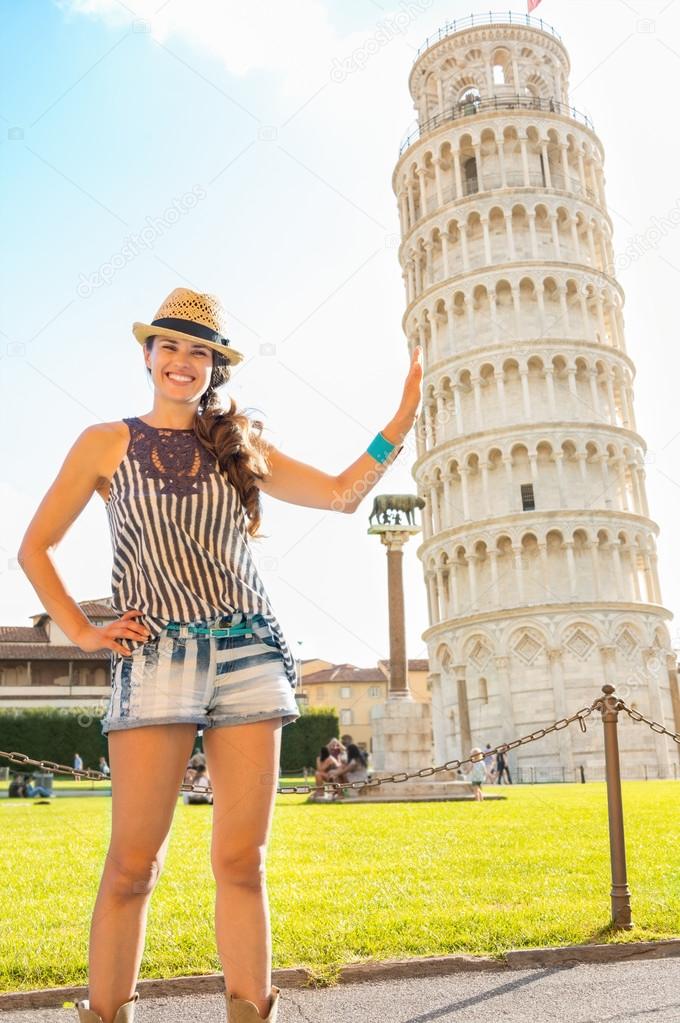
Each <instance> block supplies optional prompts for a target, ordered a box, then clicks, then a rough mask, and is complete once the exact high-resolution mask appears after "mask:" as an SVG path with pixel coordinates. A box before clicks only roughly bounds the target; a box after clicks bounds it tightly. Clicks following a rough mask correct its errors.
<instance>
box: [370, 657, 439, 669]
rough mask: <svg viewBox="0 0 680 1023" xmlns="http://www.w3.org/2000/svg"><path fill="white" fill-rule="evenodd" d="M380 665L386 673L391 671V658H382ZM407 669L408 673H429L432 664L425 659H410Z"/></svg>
mask: <svg viewBox="0 0 680 1023" xmlns="http://www.w3.org/2000/svg"><path fill="white" fill-rule="evenodd" d="M378 664H379V665H380V667H381V668H383V669H384V670H385V671H386V672H387V671H389V669H390V659H389V657H381V659H380V660H379V661H378ZM407 667H408V671H429V670H430V662H429V661H428V660H427V658H425V657H418V658H410V659H409V661H408V665H407Z"/></svg>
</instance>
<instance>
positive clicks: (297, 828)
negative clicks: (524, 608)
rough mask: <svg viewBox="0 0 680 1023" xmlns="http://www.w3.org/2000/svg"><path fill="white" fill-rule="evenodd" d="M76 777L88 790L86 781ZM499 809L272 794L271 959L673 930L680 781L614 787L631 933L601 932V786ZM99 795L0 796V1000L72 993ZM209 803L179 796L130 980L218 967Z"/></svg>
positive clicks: (298, 962)
mask: <svg viewBox="0 0 680 1023" xmlns="http://www.w3.org/2000/svg"><path fill="white" fill-rule="evenodd" d="M88 784H89V783H88ZM502 792H503V795H505V796H507V797H508V798H507V799H506V800H503V801H498V802H492V801H488V802H482V803H475V802H466V803H394V804H391V805H390V804H382V805H374V806H369V805H361V804H360V803H353V802H351V803H350V802H346V803H329V804H322V803H321V804H308V805H305V799H306V797H305V796H304V795H295V794H293V795H288V796H286V795H281V796H278V798H277V806H276V811H275V815H274V825H273V831H272V836H271V840H270V844H269V854H268V871H267V874H268V890H269V899H270V906H271V920H272V937H273V953H274V954H273V965H274V967H282V966H306V967H308V968H309V969H311V970H312V971H313V972H314V974H315V975H316V976H317V977H318V979H319V980H320V981H322V982H328V981H332V979H333V976H334V975H335V973H337V969H338V967H339V966H341V965H343V964H345V963H349V962H357V961H360V960H364V959H384V958H388V957H408V956H425V955H443V954H447V953H452V952H467V953H472V954H485V955H501V954H502V953H503V952H505V951H506V950H508V949H511V948H522V947H531V946H538V945H570V944H573V943H577V942H602V941H605V942H606V941H639V940H648V939H654V938H668V937H678V936H679V935H680V841H679V838H680V834H679V831H680V829H679V826H678V821H679V820H680V813H679V810H680V784H678V783H677V782H673V781H655V782H651V781H650V782H624V783H623V799H624V812H625V825H626V844H627V853H628V875H629V876H628V880H629V885H630V888H631V893H632V906H633V920H634V922H635V925H636V926H635V928H634V929H633V930H632V931H625V932H611V931H610V930H609V926H608V925H609V920H610V898H609V892H610V873H609V844H608V832H607V806H606V790H605V786H604V783H598V782H593V783H589V784H587V785H537V786H505V785H504V786H503V787H502ZM110 814H111V799H110V797H101V798H99V797H91V798H88V799H62V800H59V799H56V800H54V801H53V802H52V803H51V805H44V806H38V805H35V804H34V802H33V800H11V801H9V800H5V799H3V800H2V801H0V834H1V835H2V843H0V870H1V873H2V878H3V884H2V886H1V887H0V991H17V990H26V989H31V988H41V987H52V986H61V985H66V984H86V983H87V953H88V950H87V943H88V931H89V924H90V916H91V912H92V907H93V904H94V899H95V896H96V892H97V887H98V884H99V878H100V874H101V869H102V864H103V860H104V856H105V853H106V849H107V846H108V837H109V829H110V819H111V818H110ZM211 815H212V808H211V807H209V806H185V805H184V804H183V803H182V802H181V801H178V804H177V809H176V813H175V819H174V823H173V830H172V838H171V842H170V849H169V853H168V858H167V861H166V865H165V870H164V872H163V874H162V875H161V878H160V880H159V882H158V886H157V888H156V890H155V892H154V894H153V896H152V899H151V905H150V910H149V918H148V930H147V940H146V948H145V953H144V958H143V960H142V967H141V977H142V978H146V977H173V976H179V975H186V974H201V973H212V972H220V970H221V966H220V962H219V958H218V956H217V953H216V949H215V937H214V932H213V906H214V895H215V884H214V880H213V876H212V872H211V869H210V856H209V842H210V827H211Z"/></svg>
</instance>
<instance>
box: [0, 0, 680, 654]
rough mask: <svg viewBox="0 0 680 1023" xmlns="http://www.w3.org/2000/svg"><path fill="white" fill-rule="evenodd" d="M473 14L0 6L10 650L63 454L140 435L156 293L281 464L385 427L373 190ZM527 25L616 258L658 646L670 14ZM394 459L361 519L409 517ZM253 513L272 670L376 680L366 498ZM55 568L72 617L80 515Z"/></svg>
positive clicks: (676, 473)
mask: <svg viewBox="0 0 680 1023" xmlns="http://www.w3.org/2000/svg"><path fill="white" fill-rule="evenodd" d="M483 9H484V5H482V4H479V3H477V4H474V5H473V6H472V7H470V6H469V4H468V2H467V0H466V2H462V0H449V2H446V3H444V2H442V0H415V2H411V0H400V2H399V3H398V4H391V3H388V2H386V0H342V2H341V0H333V2H322V0H287V2H286V3H275V2H273V0H270V2H269V3H263V2H261V0H249V2H248V3H235V2H231V0H200V2H197V0H166V2H165V3H163V2H162V0H153V2H148V0H126V2H125V3H124V2H122V0H24V2H23V3H21V4H17V3H13V2H12V0H4V2H1V6H0V11H1V12H2V17H3V26H4V30H5V41H6V45H5V48H4V53H3V61H2V65H1V66H0V84H1V95H2V100H1V101H0V145H1V148H0V154H1V156H2V159H1V160H0V187H1V189H2V194H3V195H4V196H5V202H4V204H3V211H2V213H3V218H2V219H3V235H4V237H5V245H4V246H3V249H2V255H1V257H0V258H1V259H2V264H1V265H0V273H1V275H2V281H3V294H2V298H3V302H2V313H3V315H2V327H1V330H2V334H1V336H0V355H1V356H2V359H1V361H0V368H1V371H2V372H1V377H0V380H1V384H0V386H1V391H0V402H1V405H0V407H1V408H2V417H3V422H2V427H3V430H2V434H3V436H4V438H5V439H6V441H7V443H6V444H5V447H4V457H3V469H4V471H3V474H2V476H3V478H2V483H1V487H0V504H1V507H2V512H3V514H2V528H1V530H0V622H1V623H2V624H5V625H10V624H11V625H28V624H29V620H28V616H29V615H30V614H33V613H36V612H38V611H39V610H40V602H39V600H38V599H37V595H36V594H35V592H34V590H33V588H32V587H31V585H30V583H29V582H28V580H27V579H26V577H25V576H24V574H23V572H22V571H21V569H20V568H19V567H18V565H17V563H16V560H15V557H16V551H17V549H18V546H19V543H20V541H21V537H22V536H23V533H24V530H25V528H26V525H27V524H28V521H29V520H30V518H31V516H32V515H33V513H34V511H35V509H36V507H37V505H38V503H39V502H40V500H41V499H42V496H43V494H44V493H45V491H46V489H47V488H48V486H49V485H50V484H51V483H52V481H53V479H54V477H55V475H56V473H57V471H58V470H59V467H60V466H61V464H62V462H63V460H64V457H65V456H66V453H67V452H68V450H69V448H70V447H71V445H72V444H73V442H74V440H75V439H76V437H77V436H78V434H79V433H80V432H81V431H82V430H83V429H85V427H86V426H88V425H90V424H92V423H95V422H101V421H109V420H113V419H120V418H122V417H123V416H131V415H144V414H145V413H147V412H148V411H149V410H150V409H151V407H152V394H151V390H150V387H149V385H148V384H147V381H146V374H145V371H144V365H143V356H142V351H141V349H140V347H139V346H138V344H137V342H136V341H135V340H134V338H133V336H132V333H131V330H130V325H131V323H132V321H133V320H135V319H140V320H147V322H148V320H150V319H151V318H153V316H154V314H155V312H156V309H157V307H158V306H159V304H160V302H161V300H162V299H163V297H164V296H165V295H166V294H167V293H168V292H169V291H171V290H172V289H173V288H174V287H177V286H179V285H184V286H186V287H190V288H193V289H195V290H197V291H208V292H215V293H217V294H219V295H220V296H221V298H222V301H223V303H224V305H225V307H226V309H227V310H228V316H229V323H230V330H229V336H230V337H231V339H232V341H233V343H234V345H235V347H236V348H238V349H239V350H241V351H243V352H244V353H245V354H246V356H247V360H246V362H245V363H244V364H243V365H242V366H241V367H240V368H238V369H237V370H236V372H235V374H234V376H233V377H232V381H231V383H230V384H229V385H227V388H226V390H227V392H228V393H230V394H233V396H234V397H235V398H236V400H237V402H238V403H239V405H240V406H246V407H247V408H248V409H249V410H250V411H251V414H260V415H262V417H263V418H264V419H265V422H266V423H267V426H268V428H269V431H270V432H269V434H268V436H269V437H270V439H272V440H273V441H274V443H276V444H277V445H278V446H279V447H281V448H282V450H284V451H285V452H287V453H288V454H290V455H292V456H293V457H295V458H299V459H301V460H303V461H306V462H309V463H311V464H313V465H316V466H318V467H319V468H322V469H324V470H325V471H327V472H337V471H339V470H341V469H343V468H345V467H346V466H347V465H349V464H351V463H352V462H354V461H355V460H356V459H357V458H358V457H359V455H360V454H361V453H362V451H364V450H365V448H366V447H367V445H368V443H369V442H370V440H371V439H372V437H373V436H374V435H375V434H376V433H377V431H378V430H379V429H381V428H382V427H383V426H385V425H386V424H387V422H388V421H389V419H390V418H391V417H392V415H393V414H394V412H395V411H396V409H397V407H398V404H399V399H400V396H401V390H402V386H403V380H404V377H405V375H406V371H407V368H408V355H407V349H406V341H405V338H404V335H403V332H402V329H401V317H402V314H403V311H404V303H405V296H404V290H403V283H402V279H401V272H400V268H399V265H398V258H397V249H396V246H397V244H398V233H399V223H398V213H397V205H396V199H395V197H394V195H393V192H392V189H391V175H392V171H393V169H394V165H395V162H396V160H397V156H398V147H399V142H400V140H401V138H402V136H403V134H404V133H405V131H406V130H407V128H408V127H409V126H410V125H411V123H412V121H413V118H414V111H413V106H412V102H411V98H410V96H409V93H408V87H407V79H408V74H409V71H410V68H411V65H412V61H413V59H414V55H415V52H416V50H417V48H418V46H420V45H421V44H422V43H423V41H424V40H425V38H426V37H427V36H428V35H431V34H432V33H434V32H436V31H437V29H438V28H439V27H440V26H442V25H443V24H444V23H445V22H446V21H447V20H449V19H452V18H457V17H465V16H466V15H468V14H469V13H471V11H475V12H479V11H481V10H483ZM486 9H488V6H487V8H486ZM514 9H515V10H517V11H520V12H521V11H523V10H524V9H525V6H524V4H518V5H517V6H516V7H515V8H514ZM535 13H536V14H537V15H540V16H542V17H543V18H544V19H545V20H546V21H548V22H549V23H550V24H552V25H554V26H555V27H556V28H557V30H558V31H559V32H560V34H561V35H562V38H563V40H564V42H565V43H566V46H567V48H568V50H569V54H570V58H571V63H572V75H571V96H572V102H573V103H574V105H575V106H576V107H577V108H578V109H579V110H582V111H585V112H587V113H589V114H590V116H591V117H592V119H593V121H594V123H595V127H596V130H597V131H598V133H599V135H600V138H601V139H602V141H603V143H604V146H605V152H606V161H605V172H606V193H607V199H608V203H609V211H610V213H611V215H612V218H613V222H614V243H615V250H616V252H617V253H618V254H619V255H622V254H623V253H624V252H626V250H627V249H629V247H630V246H633V250H632V251H633V258H629V259H627V260H625V261H623V260H622V262H626V263H627V265H626V268H625V269H622V271H621V272H620V274H619V279H620V281H621V283H622V285H623V287H624V289H625V292H626V305H625V310H624V314H625V325H626V343H627V348H628V352H629V354H630V355H631V357H632V358H633V360H634V361H635V364H636V367H637V377H636V380H635V397H636V414H637V421H638V427H639V429H640V432H641V433H642V435H643V436H644V437H645V438H646V441H647V444H648V459H647V461H648V464H647V488H648V497H649V503H650V509H651V513H652V516H653V518H654V519H655V520H656V521H657V522H658V524H659V526H660V536H659V539H658V547H659V572H660V578H661V589H662V595H663V598H664V603H665V605H666V606H667V607H669V608H670V609H671V610H672V611H674V613H675V614H676V619H675V620H674V621H673V622H672V623H671V624H670V628H671V635H672V637H673V642H674V645H676V646H677V645H680V618H678V614H677V613H678V611H680V580H679V579H678V577H677V576H678V573H677V572H675V571H674V567H675V558H674V556H673V543H674V540H673V535H674V533H673V529H674V527H675V528H677V523H678V521H680V465H679V464H678V463H679V455H680V423H679V422H678V418H677V416H676V414H675V412H676V401H677V393H676V381H677V379H678V373H679V370H680V354H679V351H680V347H679V346H678V342H677V336H676V332H675V330H674V329H673V326H672V303H673V301H674V297H675V296H676V295H677V294H678V291H679V290H680V276H679V275H680V232H679V231H678V230H677V227H678V223H679V222H680V194H679V187H680V186H678V175H677V166H678V151H677V150H678V142H677V132H676V131H675V127H674V125H675V121H674V118H673V110H674V102H675V100H674V97H675V96H676V94H677V82H678V77H679V74H680V2H679V0H659V2H657V0H633V2H628V0H543V2H542V3H541V4H540V6H539V8H538V10H537V11H536V12H535ZM342 70H344V72H345V73H344V74H343V73H341V72H342ZM197 196H198V198H196V197H197ZM178 211H179V212H178ZM140 239H141V240H140ZM635 239H637V240H635ZM111 261H113V262H114V263H115V264H117V266H118V268H117V269H115V270H114V271H113V272H112V274H111V275H110V276H109V277H108V279H107V280H105V281H103V280H102V279H101V274H102V268H105V267H106V264H110V262H111ZM104 272H105V270H104ZM262 346H265V347H262ZM404 454H405V452H403V453H402V456H401V461H399V460H398V461H397V463H396V464H395V466H394V467H393V468H392V469H391V470H390V471H389V472H388V473H387V475H386V476H385V477H384V478H383V480H382V481H381V483H380V484H378V486H377V487H376V489H375V490H374V492H373V493H374V494H375V493H386V492H397V493H399V492H410V493H414V492H415V482H414V480H413V478H412V475H411V471H410V464H409V461H408V460H404ZM263 503H264V521H263V530H264V532H265V533H266V534H267V535H268V537H269V539H267V540H265V541H263V542H262V543H261V544H255V545H254V548H253V549H254V552H255V554H256V557H257V559H258V564H259V567H260V570H261V573H262V577H263V580H264V583H265V586H266V588H267V591H268V593H269V595H270V599H271V601H272V605H273V607H274V610H275V612H276V614H277V616H278V617H279V619H280V621H281V624H282V626H283V628H284V630H285V632H286V635H287V636H288V638H289V641H290V643H291V646H292V648H293V650H294V652H295V653H296V655H297V656H302V657H305V658H307V657H314V656H320V657H324V658H327V659H329V660H331V661H336V662H342V661H349V662H353V663H355V664H357V665H360V666H368V665H372V664H375V662H376V660H377V659H378V658H379V657H387V656H388V653H389V651H388V622H387V603H386V558H385V548H384V547H382V545H381V544H380V542H379V539H378V538H377V537H375V536H368V535H367V532H366V530H367V528H368V515H369V513H370V510H371V504H372V496H369V497H368V498H366V499H365V501H364V503H363V504H362V505H361V506H360V509H359V511H358V512H357V513H356V514H355V515H353V516H343V515H340V514H339V513H335V512H323V511H319V510H314V509H307V508H300V507H298V506H294V505H290V504H285V503H283V502H280V501H276V500H274V499H272V498H268V497H266V496H265V497H264V498H263ZM419 543H420V538H419V537H418V538H416V539H414V540H411V541H410V542H409V544H408V545H407V547H406V549H405V556H404V574H405V587H406V609H407V618H408V626H407V627H408V636H407V642H408V654H409V656H410V657H424V656H426V654H427V651H426V647H425V644H424V643H423V641H422V639H421V635H422V633H423V631H424V630H425V629H426V628H427V626H428V620H427V601H426V593H425V586H424V582H423V574H422V567H421V562H420V561H419V559H418V557H417V556H416V550H417V547H418V544H419ZM55 559H56V563H57V566H58V568H59V571H60V574H61V576H62V579H63V580H64V582H65V584H66V586H67V589H68V591H69V592H70V594H71V595H72V596H73V597H74V598H75V599H76V600H79V601H82V600H85V599H91V598H95V597H100V596H104V595H106V594H108V593H110V573H111V545H110V539H109V533H108V524H107V521H106V514H105V510H104V505H103V502H102V501H101V498H100V497H99V496H98V495H94V496H93V498H92V500H91V502H90V503H89V505H88V507H87V508H86V509H85V511H84V512H83V513H82V515H81V516H80V518H79V519H78V520H77V521H76V523H75V524H74V525H73V526H72V527H71V529H70V531H69V532H68V533H67V535H66V537H65V539H64V540H63V542H62V544H61V545H60V546H59V547H58V548H57V551H56V555H55Z"/></svg>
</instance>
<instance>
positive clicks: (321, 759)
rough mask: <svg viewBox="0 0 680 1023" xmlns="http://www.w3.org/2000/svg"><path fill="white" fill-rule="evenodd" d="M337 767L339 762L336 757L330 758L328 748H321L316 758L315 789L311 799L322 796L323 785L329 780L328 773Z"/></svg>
mask: <svg viewBox="0 0 680 1023" xmlns="http://www.w3.org/2000/svg"><path fill="white" fill-rule="evenodd" d="M339 765H340V761H339V760H338V759H337V757H334V756H331V753H330V750H329V748H328V746H322V747H321V750H320V751H319V755H318V757H317V758H316V770H315V771H314V781H315V782H316V788H315V789H314V792H313V793H312V799H319V798H320V797H321V796H323V794H324V791H325V790H324V785H323V783H324V782H325V781H329V780H330V771H332V770H334V769H335V768H336V767H339Z"/></svg>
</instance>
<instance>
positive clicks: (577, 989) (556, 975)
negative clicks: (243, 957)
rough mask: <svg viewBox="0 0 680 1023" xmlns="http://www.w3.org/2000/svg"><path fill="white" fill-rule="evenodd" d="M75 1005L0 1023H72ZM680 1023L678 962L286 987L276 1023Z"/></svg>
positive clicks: (160, 1001)
mask: <svg viewBox="0 0 680 1023" xmlns="http://www.w3.org/2000/svg"><path fill="white" fill-rule="evenodd" d="M77 1015H78V1014H77V1012H76V1010H75V1008H73V1007H71V1008H66V1009H54V1008H52V1009H31V1010H22V1011H16V1012H0V1023H47V1021H48V1020H49V1021H50V1023H77ZM327 1020H343V1021H346V1023H386V1021H389V1023H450V1021H453V1020H455V1021H457V1023H462V1021H464V1023H490V1021H494V1023H495V1021H502V1023H680V959H679V958H677V957H675V958H669V959H647V960H645V961H632V962H620V963H588V964H579V965H577V966H571V967H550V968H539V969H532V970H511V969H502V970H494V971H483V972H463V973H454V974H449V975H446V976H435V977H428V978H420V979H406V980H383V981H372V982H368V981H367V982H364V983H360V984H339V985H337V986H336V987H332V988H320V989H315V990H312V989H301V988H287V989H283V991H282V996H281V1009H280V1012H279V1020H278V1023H324V1021H327ZM194 1021H196V1023H199V1021H200V1023H226V1009H225V1001H224V995H222V994H219V995H199V996H182V997H178V998H168V997H163V998H145V999H143V1000H142V999H140V1001H139V1002H138V1003H137V1010H136V1013H135V1023H194Z"/></svg>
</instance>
